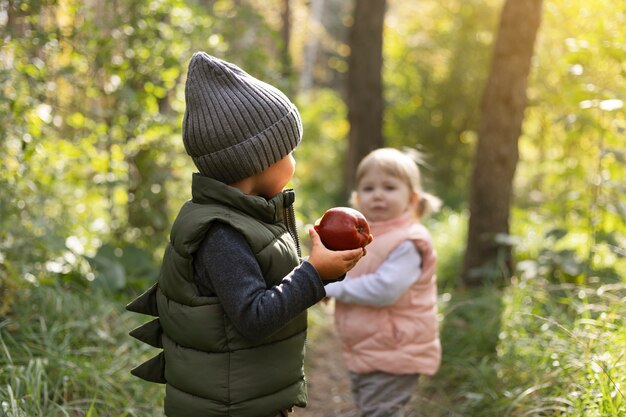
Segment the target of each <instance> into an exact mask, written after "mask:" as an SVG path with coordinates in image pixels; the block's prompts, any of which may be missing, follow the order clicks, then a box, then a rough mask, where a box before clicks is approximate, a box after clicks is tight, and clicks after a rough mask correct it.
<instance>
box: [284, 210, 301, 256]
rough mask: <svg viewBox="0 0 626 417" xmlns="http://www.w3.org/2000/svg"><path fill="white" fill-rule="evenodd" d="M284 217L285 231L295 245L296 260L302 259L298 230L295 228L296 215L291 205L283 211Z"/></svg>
mask: <svg viewBox="0 0 626 417" xmlns="http://www.w3.org/2000/svg"><path fill="white" fill-rule="evenodd" d="M283 211H284V215H285V225H286V226H287V231H288V232H289V234H290V235H291V238H292V239H293V241H294V243H295V244H296V250H297V251H298V258H301V257H302V253H301V252H300V239H299V238H298V230H297V228H296V214H295V211H294V208H293V201H292V204H289V205H288V206H286V207H285V208H284V209H283Z"/></svg>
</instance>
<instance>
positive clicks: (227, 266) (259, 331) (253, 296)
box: [193, 222, 326, 340]
mask: <svg viewBox="0 0 626 417" xmlns="http://www.w3.org/2000/svg"><path fill="white" fill-rule="evenodd" d="M193 266H194V279H195V280H196V285H197V286H198V290H199V292H200V294H201V295H204V296H217V297H218V298H219V300H220V302H221V304H222V307H223V308H224V311H225V313H226V315H227V316H228V318H229V319H230V321H231V322H232V323H233V325H234V326H235V328H236V329H237V330H238V331H239V332H240V333H241V334H242V335H243V336H244V337H246V338H248V339H251V340H256V339H263V338H265V337H267V336H269V335H271V334H272V333H274V332H275V331H277V330H278V329H280V328H281V327H282V326H284V325H285V324H286V323H288V322H289V321H290V320H291V319H293V318H294V317H296V316H297V315H298V314H300V313H301V312H302V311H304V310H306V309H307V308H309V307H311V306H312V305H314V304H315V303H317V302H318V301H320V300H321V299H322V298H324V296H326V291H325V290H324V284H323V282H322V280H321V279H320V277H319V275H318V274H317V271H316V270H315V268H313V266H312V265H311V264H310V263H308V262H306V261H304V262H303V263H302V264H300V265H299V266H298V267H296V268H295V269H294V270H293V271H292V272H291V273H290V274H289V275H287V276H286V277H285V278H283V280H282V282H281V283H280V284H279V285H276V286H274V287H270V288H267V286H266V284H265V280H264V279H263V274H262V272H261V268H260V267H259V264H258V262H257V260H256V258H255V257H254V254H253V253H252V250H251V249H250V246H249V245H248V242H247V241H246V239H245V238H244V237H243V235H242V234H241V233H239V232H238V231H236V230H235V229H233V228H232V227H230V226H228V225H226V224H223V223H219V222H218V223H216V224H214V225H213V226H212V227H211V228H210V229H209V231H208V233H207V235H206V237H205V238H204V240H203V241H202V244H201V245H200V247H199V248H198V251H197V252H196V253H195V254H194V261H193Z"/></svg>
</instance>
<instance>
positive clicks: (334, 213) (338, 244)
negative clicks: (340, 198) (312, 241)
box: [314, 207, 373, 250]
mask: <svg viewBox="0 0 626 417" xmlns="http://www.w3.org/2000/svg"><path fill="white" fill-rule="evenodd" d="M314 228H315V231H316V232H317V234H319V235H320V239H321V240H322V243H323V244H324V246H326V247H327V248H328V249H330V250H348V249H356V248H364V247H365V246H366V245H368V244H369V243H370V242H371V241H372V239H373V236H372V235H371V234H370V226H369V224H368V223H367V220H365V216H363V214H361V212H360V211H358V210H355V209H353V208H350V207H333V208H331V209H328V210H327V211H326V213H324V215H323V216H322V218H321V219H319V220H318V221H317V222H315V226H314Z"/></svg>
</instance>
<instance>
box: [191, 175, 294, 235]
mask: <svg viewBox="0 0 626 417" xmlns="http://www.w3.org/2000/svg"><path fill="white" fill-rule="evenodd" d="M191 196H192V201H193V202H194V203H197V204H211V203H218V204H222V205H226V206H228V207H232V208H233V209H236V210H239V211H241V212H244V213H246V214H248V215H250V216H253V217H255V218H257V219H259V220H261V221H264V222H266V223H277V222H282V221H283V219H284V209H285V208H288V207H289V206H291V205H292V204H293V202H294V201H295V193H294V191H293V190H291V189H288V190H285V191H282V192H280V193H278V194H276V195H275V196H274V197H272V198H270V199H269V200H268V199H265V198H263V197H260V196H255V195H249V194H244V193H243V192H241V191H240V190H239V189H237V188H235V187H231V186H229V185H226V184H224V183H223V182H220V181H217V180H214V179H213V178H209V177H205V176H204V175H201V174H199V173H194V174H193V178H192V181H191Z"/></svg>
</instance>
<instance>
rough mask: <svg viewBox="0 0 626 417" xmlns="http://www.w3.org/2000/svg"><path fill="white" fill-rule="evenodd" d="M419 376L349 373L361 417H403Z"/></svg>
mask: <svg viewBox="0 0 626 417" xmlns="http://www.w3.org/2000/svg"><path fill="white" fill-rule="evenodd" d="M418 379H419V375H417V374H414V375H394V374H388V373H385V372H372V373H369V374H355V373H353V372H350V381H351V382H352V395H353V396H354V400H355V402H356V405H357V407H358V408H359V411H360V412H361V417H404V415H405V413H404V406H405V405H406V404H407V403H408V402H409V400H410V399H411V397H412V396H413V395H414V394H415V391H416V387H417V380H418Z"/></svg>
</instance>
